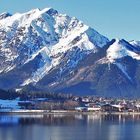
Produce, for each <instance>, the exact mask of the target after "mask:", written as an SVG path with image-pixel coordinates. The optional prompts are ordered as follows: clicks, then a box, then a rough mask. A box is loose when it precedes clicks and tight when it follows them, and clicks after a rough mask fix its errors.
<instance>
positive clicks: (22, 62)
mask: <svg viewBox="0 0 140 140" xmlns="http://www.w3.org/2000/svg"><path fill="white" fill-rule="evenodd" d="M139 83H140V43H139V41H131V42H127V41H125V40H124V39H122V40H118V39H113V40H112V41H109V40H108V39H107V38H106V37H104V36H103V35H101V34H99V33H98V32H97V31H95V30H94V29H92V28H91V27H89V26H87V25H85V24H84V23H83V22H81V21H79V20H78V19H76V18H75V17H69V16H68V15H63V14H59V13H58V12H57V11H56V10H54V9H52V8H46V9H44V10H39V9H34V10H31V11H29V12H27V13H23V14H20V13H18V14H15V15H11V14H9V13H3V14H1V15H0V88H1V89H15V90H17V91H20V90H25V89H26V90H37V91H49V92H50V91H51V92H56V93H58V92H64V93H73V94H78V95H97V96H107V97H139V96H140V94H139V91H140V85H139Z"/></svg>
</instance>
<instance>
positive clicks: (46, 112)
mask: <svg viewBox="0 0 140 140" xmlns="http://www.w3.org/2000/svg"><path fill="white" fill-rule="evenodd" d="M26 114H27V115H56V114H57V115H59V114H60V115H78V114H81V115H140V112H101V111H99V112H78V111H71V110H11V111H4V110H3V111H0V115H26Z"/></svg>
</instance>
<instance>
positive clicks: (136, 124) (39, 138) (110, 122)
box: [0, 114, 140, 140]
mask: <svg viewBox="0 0 140 140" xmlns="http://www.w3.org/2000/svg"><path fill="white" fill-rule="evenodd" d="M139 132H140V115H82V114H76V115H63V114H61V115H58V114H56V115H13V116H12V115H1V116H0V140H50V139H51V140H124V139H127V140H138V139H140V135H139Z"/></svg>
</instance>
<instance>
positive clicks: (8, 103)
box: [0, 99, 20, 109]
mask: <svg viewBox="0 0 140 140" xmlns="http://www.w3.org/2000/svg"><path fill="white" fill-rule="evenodd" d="M18 102H19V99H16V100H2V99H0V107H1V108H7V109H19V108H20V107H19V106H18Z"/></svg>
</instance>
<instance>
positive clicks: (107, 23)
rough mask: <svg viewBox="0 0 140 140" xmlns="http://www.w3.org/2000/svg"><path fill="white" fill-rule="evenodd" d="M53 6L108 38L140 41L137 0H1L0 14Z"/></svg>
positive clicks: (139, 1) (139, 12)
mask: <svg viewBox="0 0 140 140" xmlns="http://www.w3.org/2000/svg"><path fill="white" fill-rule="evenodd" d="M45 7H53V8H54V9H56V10H58V11H59V12H60V13H66V14H68V15H70V16H75V17H77V18H78V19H80V20H82V21H83V22H84V23H86V24H87V25H89V26H91V27H93V28H94V29H96V30H97V31H98V32H100V33H101V34H103V35H105V36H107V37H109V38H110V39H111V38H124V39H127V40H133V39H134V40H140V0H0V13H2V12H5V11H8V12H10V13H15V12H25V11H28V10H30V9H33V8H41V9H42V8H45Z"/></svg>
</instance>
